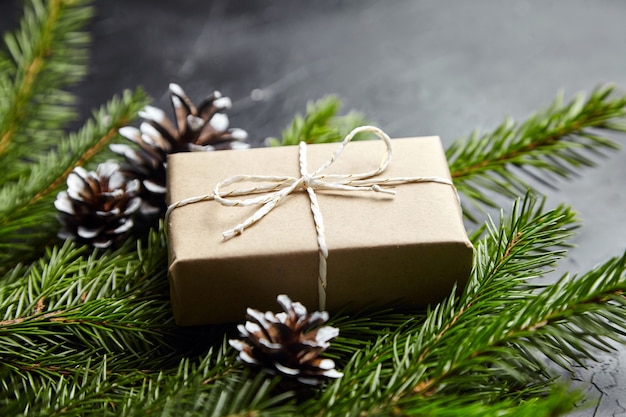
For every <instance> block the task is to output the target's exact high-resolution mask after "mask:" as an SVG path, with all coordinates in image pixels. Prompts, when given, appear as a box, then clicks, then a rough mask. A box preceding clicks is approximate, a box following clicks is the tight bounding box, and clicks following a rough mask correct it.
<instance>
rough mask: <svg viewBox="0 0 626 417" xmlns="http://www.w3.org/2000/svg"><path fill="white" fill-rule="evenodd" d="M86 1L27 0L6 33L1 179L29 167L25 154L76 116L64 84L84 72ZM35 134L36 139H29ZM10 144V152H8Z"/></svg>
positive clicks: (0, 102)
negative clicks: (13, 29)
mask: <svg viewBox="0 0 626 417" xmlns="http://www.w3.org/2000/svg"><path fill="white" fill-rule="evenodd" d="M87 4H88V1H83V0H80V1H77V0H49V1H47V2H45V3H44V2H43V1H42V0H30V1H29V2H28V3H27V5H26V7H25V13H24V18H23V19H22V23H21V27H20V29H19V30H18V31H17V32H16V33H15V34H14V35H12V34H7V35H5V38H4V40H5V44H6V46H7V49H8V51H9V53H10V58H11V61H12V62H6V61H5V64H6V65H3V67H5V68H6V67H9V68H10V69H9V70H7V71H5V72H4V73H3V74H2V76H0V96H2V99H0V156H1V157H2V164H3V166H5V167H6V168H7V170H6V171H5V172H4V175H3V181H8V180H13V179H15V178H17V177H18V175H19V174H20V173H22V172H24V171H25V169H27V167H28V161H26V162H25V161H24V158H27V159H30V158H29V157H30V155H32V154H33V153H37V152H38V151H44V150H46V149H47V148H49V147H50V146H51V145H54V142H55V139H56V138H57V137H58V136H59V135H60V134H61V129H63V127H64V126H66V124H67V123H68V122H69V121H71V120H72V119H73V118H74V117H75V112H74V110H73V108H72V104H73V102H74V101H75V99H74V96H73V95H72V94H70V93H68V92H66V91H63V89H64V88H66V87H68V86H70V85H72V84H75V83H76V82H78V81H80V80H81V79H82V78H83V77H84V75H85V73H86V63H87V51H86V47H87V46H88V44H89V36H88V34H86V33H85V32H82V30H83V28H84V27H85V26H86V25H87V23H88V22H89V21H90V19H91V16H92V9H91V7H88V6H87ZM34 137H36V138H37V140H34ZM9 150H10V152H9Z"/></svg>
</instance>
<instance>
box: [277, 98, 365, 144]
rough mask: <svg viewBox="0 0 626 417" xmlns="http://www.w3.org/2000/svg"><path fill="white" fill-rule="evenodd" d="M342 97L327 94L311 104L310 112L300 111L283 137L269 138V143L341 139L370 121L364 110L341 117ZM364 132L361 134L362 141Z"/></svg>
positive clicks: (357, 138)
mask: <svg viewBox="0 0 626 417" xmlns="http://www.w3.org/2000/svg"><path fill="white" fill-rule="evenodd" d="M340 109H341V100H339V98H337V97H336V96H326V97H323V98H321V99H319V100H317V101H316V102H309V103H307V107H306V114H305V115H304V116H302V115H300V114H297V115H296V116H295V117H294V119H293V120H292V122H291V123H290V124H289V126H287V127H286V128H285V129H284V130H283V132H282V136H281V139H280V140H279V139H276V138H268V139H267V144H268V145H269V146H288V145H297V144H298V143H300V142H306V143H327V142H339V141H341V140H343V138H344V137H345V136H346V135H347V134H348V133H349V132H350V131H351V130H352V129H354V128H356V127H358V126H362V125H364V124H367V122H366V119H365V117H364V116H363V115H362V114H361V113H357V112H349V113H348V114H347V115H345V116H338V113H339V110H340ZM365 138H366V137H365V136H364V135H357V136H356V140H362V139H365Z"/></svg>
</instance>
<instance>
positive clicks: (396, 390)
mask: <svg viewBox="0 0 626 417" xmlns="http://www.w3.org/2000/svg"><path fill="white" fill-rule="evenodd" d="M575 225H576V220H575V218H574V216H573V214H572V212H571V211H570V210H569V209H568V208H567V207H557V208H556V209H554V210H551V211H548V212H545V211H544V210H543V205H542V204H541V202H539V201H537V200H536V198H533V197H532V196H531V195H527V197H526V198H525V199H524V200H520V201H516V203H515V204H514V208H513V211H512V214H511V216H510V219H508V220H505V219H504V218H503V219H502V220H501V222H500V225H499V226H498V227H496V226H495V225H494V224H491V225H490V227H489V228H488V230H489V233H488V235H487V236H486V237H485V238H484V239H483V240H482V241H481V242H479V243H478V244H477V254H476V264H475V268H474V271H473V274H472V277H471V279H470V281H469V282H468V284H467V285H466V288H465V290H464V292H463V294H462V296H461V297H456V296H455V295H454V294H455V292H456V291H454V290H453V291H452V294H453V295H451V296H450V297H449V298H448V299H447V300H446V301H444V302H443V303H441V304H439V305H437V306H435V307H434V308H433V309H432V310H431V311H429V312H427V313H426V316H425V317H424V318H423V319H420V318H419V315H418V316H416V317H415V318H414V319H413V320H411V321H409V322H407V323H406V324H405V326H401V327H398V328H396V329H394V330H393V331H391V332H387V334H384V335H381V336H379V337H377V338H376V339H375V340H374V341H372V342H370V343H369V344H367V345H365V346H364V345H363V343H361V345H360V346H358V347H355V348H354V351H353V352H354V353H353V357H352V358H351V359H350V362H349V363H348V364H347V365H346V367H345V368H344V370H343V372H344V377H343V378H342V379H341V380H339V381H337V382H336V383H334V384H333V385H332V386H331V387H329V389H328V390H327V391H326V392H325V393H324V395H323V397H322V401H321V402H322V403H324V402H325V401H327V402H326V403H325V404H326V406H322V408H321V411H320V413H319V415H326V413H329V412H331V413H335V412H336V414H338V415H342V414H343V413H346V414H349V413H348V409H349V408H350V407H352V406H354V399H355V398H360V399H362V400H361V401H360V403H359V407H358V409H360V410H363V409H366V410H372V412H373V410H390V409H395V408H398V407H400V408H399V409H403V408H402V407H404V406H406V404H409V403H410V404H413V405H414V403H413V402H412V401H413V400H412V398H413V397H414V396H419V398H420V401H425V402H427V401H430V400H431V399H430V398H431V397H433V398H435V397H436V398H441V396H438V395H437V394H439V393H440V392H444V391H445V388H446V387H449V389H451V390H455V392H459V391H463V392H464V395H466V394H467V395H469V394H470V393H471V392H473V391H474V392H480V395H481V397H482V399H483V401H482V402H483V403H488V402H489V401H493V402H494V404H497V403H498V402H499V401H501V400H502V399H503V398H504V397H507V396H510V395H512V394H511V392H516V393H517V394H518V395H519V396H520V397H519V399H518V401H522V399H523V398H526V397H525V396H524V393H525V394H528V395H530V393H531V392H532V393H543V394H546V393H547V390H548V387H547V386H546V382H547V381H548V380H549V379H550V377H549V375H547V373H546V372H544V366H543V365H541V366H539V361H538V360H532V358H530V359H529V358H527V357H526V356H524V355H523V354H521V353H520V351H519V350H518V349H516V348H515V347H512V346H504V347H501V346H500V345H497V346H496V347H497V349H496V348H494V352H492V355H491V356H488V358H484V360H483V361H482V362H481V360H482V359H483V357H482V356H480V355H478V356H477V359H475V361H476V362H475V363H470V362H471V359H473V358H474V357H473V356H472V355H473V354H475V353H477V352H482V351H481V350H479V348H478V347H477V348H476V349H474V345H473V344H472V343H475V344H476V346H480V347H481V348H483V347H484V346H487V347H491V346H492V345H491V343H492V342H493V341H494V340H496V339H495V338H496V335H497V334H498V330H499V329H498V328H497V327H496V326H495V325H494V327H490V325H491V324H490V320H492V318H498V317H504V318H506V319H507V320H508V321H511V318H510V317H509V316H508V314H510V313H507V312H509V311H512V310H513V308H514V307H518V306H519V305H525V304H526V303H529V302H531V301H532V300H533V297H534V296H535V291H534V289H535V288H536V286H534V285H532V284H531V282H529V280H532V279H533V278H537V277H540V276H542V275H544V274H545V273H547V272H548V271H550V269H551V268H552V266H553V264H554V262H555V261H556V260H558V259H559V258H560V257H562V256H563V254H564V247H567V240H568V239H569V238H570V237H571V234H572V228H573V227H575ZM504 318H503V319H502V320H504ZM498 324H501V323H500V322H498ZM496 353H497V355H496ZM459 358H464V359H467V358H469V359H470V360H468V361H467V362H464V361H463V360H461V359H459ZM502 358H505V359H504V360H502ZM512 364H514V365H518V366H519V367H515V366H512ZM459 375H460V376H459ZM457 376H458V380H456V379H455V378H456V377H457ZM445 392H448V393H449V391H445ZM477 395H478V394H477ZM344 398H345V399H344ZM468 398H469V397H468ZM490 398H491V399H492V400H489V399H490ZM437 401H438V400H437ZM307 406H311V405H310V404H308V405H307ZM317 409H318V410H320V408H317ZM373 413H374V412H373ZM374 414H376V413H374Z"/></svg>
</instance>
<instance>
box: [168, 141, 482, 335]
mask: <svg viewBox="0 0 626 417" xmlns="http://www.w3.org/2000/svg"><path fill="white" fill-rule="evenodd" d="M337 146H338V144H337V143H331V144H318V145H309V146H308V147H307V152H308V156H307V161H308V166H309V171H310V172H313V171H315V170H316V169H317V168H318V167H319V166H321V165H322V164H323V163H324V162H325V161H326V160H327V159H328V158H329V156H330V155H331V154H333V152H334V151H335V149H336V148H337ZM392 146H393V159H392V161H391V163H390V165H389V166H388V168H387V169H386V171H385V172H383V173H382V174H380V175H378V176H377V177H374V178H381V179H382V178H391V177H443V178H447V179H449V178H450V172H449V169H448V165H447V161H446V158H445V154H444V151H443V148H442V145H441V142H440V140H439V138H438V137H421V138H406V139H394V140H392ZM384 152H385V144H384V143H383V142H382V141H380V140H371V141H362V142H351V143H349V144H348V145H347V147H346V148H345V149H344V151H343V153H342V154H341V156H340V157H339V158H338V159H337V160H336V161H335V162H334V163H333V164H332V165H331V166H330V167H329V168H328V169H327V170H326V171H325V173H334V174H347V173H361V172H367V171H371V170H373V169H375V168H377V167H378V166H379V164H380V162H381V155H383V154H384ZM240 174H251V175H269V176H283V175H284V176H293V177H299V176H300V174H299V165H298V147H297V146H286V147H277V148H260V149H243V150H234V151H219V152H193V153H179V154H173V155H170V156H169V158H168V202H169V204H172V203H175V202H179V201H181V200H183V199H186V198H190V197H194V196H199V195H204V194H210V193H211V192H212V190H213V189H214V187H215V185H216V184H217V183H218V182H220V181H222V180H224V179H226V178H228V177H231V176H235V175H240ZM250 185H251V184H249V183H247V184H235V185H231V186H230V187H227V189H234V188H249V187H250ZM254 185H258V184H254ZM381 187H385V185H384V183H383V184H381ZM391 189H393V191H395V192H396V194H395V195H388V194H383V193H377V192H372V191H350V192H346V191H335V190H332V191H330V190H318V191H316V195H317V199H318V202H319V207H320V210H321V213H322V216H323V222H324V225H325V240H326V243H327V246H328V259H327V265H328V266H327V288H326V296H327V303H326V309H327V310H329V311H330V312H331V313H332V312H334V311H337V310H338V309H345V308H347V309H348V310H358V309H361V308H363V307H367V306H370V305H373V304H384V303H393V305H397V306H398V307H410V308H413V307H424V306H426V305H428V304H431V303H436V302H439V301H441V300H442V299H443V298H445V297H447V296H448V295H450V293H451V291H452V288H453V286H454V284H455V283H457V284H459V286H460V287H462V286H463V284H464V283H465V282H466V280H467V278H468V276H469V274H470V270H471V267H472V255H473V248H472V246H471V243H470V242H469V240H468V237H467V233H466V231H465V228H464V226H463V221H462V214H461V209H460V207H459V202H458V198H457V195H456V192H455V190H454V188H453V187H452V186H450V185H446V184H442V183H436V182H424V183H409V184H400V185H395V186H393V187H391ZM226 191H227V190H226ZM256 196H257V195H249V196H240V197H237V198H238V199H246V198H251V197H256ZM258 208H259V206H251V207H240V206H234V207H226V206H223V205H221V204H220V203H219V202H217V201H201V202H197V203H195V204H188V205H185V206H181V207H177V208H176V209H174V210H172V211H171V214H170V216H169V219H168V225H167V227H168V247H169V280H170V291H171V300H172V305H173V309H174V316H175V319H176V322H177V323H178V324H179V325H200V324H215V323H223V322H231V321H241V320H243V319H244V318H245V312H246V308H247V307H252V308H255V309H258V310H261V311H265V310H276V309H277V304H276V296H277V295H278V294H283V293H284V294H287V295H289V297H290V298H291V299H293V300H297V301H300V302H301V303H303V304H304V305H305V306H307V307H308V308H309V310H315V309H317V308H318V302H319V297H318V271H319V260H318V243H317V234H316V228H315V224H314V221H313V216H312V213H311V208H310V200H309V197H308V195H307V192H306V191H305V190H304V189H298V190H295V191H294V192H293V193H292V194H290V195H288V196H287V197H286V198H284V199H283V200H282V201H281V202H280V204H278V205H277V206H276V207H275V208H274V209H273V210H272V211H271V212H270V213H269V214H267V215H266V216H265V217H264V218H263V219H262V220H260V221H259V222H257V223H255V224H254V225H252V226H251V227H249V228H247V229H246V230H245V232H244V233H243V234H241V235H239V236H236V237H234V238H232V239H229V240H226V241H224V239H223V237H222V233H223V232H224V231H225V230H228V229H231V228H233V227H234V226H236V225H237V224H239V223H241V222H243V221H244V220H245V219H246V218H247V217H249V216H251V215H252V214H253V213H254V212H255V211H256V210H257V209H258Z"/></svg>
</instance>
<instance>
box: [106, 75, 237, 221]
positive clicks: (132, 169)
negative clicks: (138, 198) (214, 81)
mask: <svg viewBox="0 0 626 417" xmlns="http://www.w3.org/2000/svg"><path fill="white" fill-rule="evenodd" d="M170 96H171V99H172V104H173V105H174V113H175V115H176V125H174V123H172V121H171V120H170V119H169V118H168V117H167V116H166V115H165V112H163V110H161V109H158V108H156V107H152V106H146V107H145V108H144V109H143V110H142V111H140V112H139V116H140V117H142V118H143V119H144V121H143V122H142V123H141V125H140V126H139V129H137V128H134V127H131V126H126V127H123V128H121V129H120V130H119V132H120V134H121V135H122V136H124V137H125V138H126V139H128V140H130V141H131V142H134V143H136V144H137V145H139V149H136V148H135V147H131V146H128V145H124V144H114V145H111V150H112V151H113V152H115V153H117V154H120V155H122V156H124V158H125V159H126V161H127V164H124V165H123V166H122V170H123V171H124V173H125V175H127V176H128V177H129V178H138V179H139V180H140V181H141V183H142V185H143V187H142V196H143V200H144V203H145V205H144V207H142V212H144V214H155V213H163V212H164V211H165V209H166V205H165V170H166V162H167V155H168V154H171V153H177V152H190V151H213V150H223V149H240V148H248V147H249V145H248V144H247V143H245V142H243V141H244V140H246V139H247V137H248V134H247V133H246V131H245V130H242V129H235V128H231V129H229V128H228V124H229V121H228V116H226V114H224V113H221V111H224V110H227V109H229V108H230V107H231V101H230V99H229V98H228V97H222V95H221V94H220V93H219V92H218V91H215V92H214V93H213V94H212V95H211V96H209V97H208V98H206V99H205V100H204V101H202V103H200V106H199V107H196V106H195V105H194V104H193V102H192V101H191V100H190V99H189V97H187V95H186V94H185V92H184V91H183V89H182V88H181V87H180V86H179V85H177V84H170Z"/></svg>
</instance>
